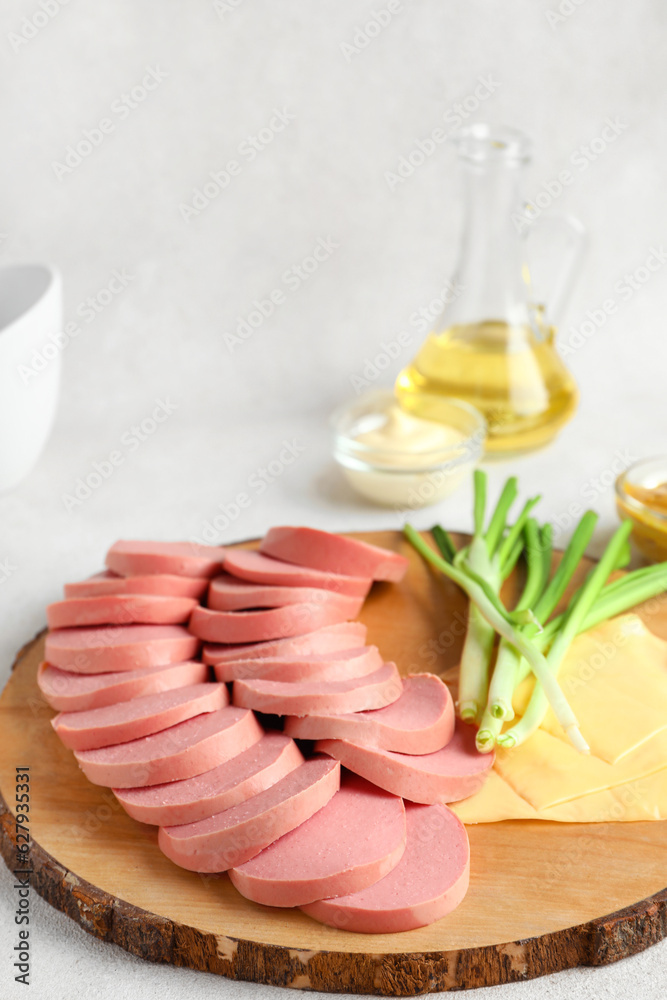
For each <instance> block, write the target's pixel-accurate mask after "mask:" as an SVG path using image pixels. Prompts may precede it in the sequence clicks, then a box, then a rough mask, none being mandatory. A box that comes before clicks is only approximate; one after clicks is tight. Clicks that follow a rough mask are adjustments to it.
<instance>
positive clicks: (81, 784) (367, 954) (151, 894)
mask: <svg viewBox="0 0 667 1000" xmlns="http://www.w3.org/2000/svg"><path fill="white" fill-rule="evenodd" d="M358 537H361V538H363V539H365V540H367V541H371V542H374V543H376V544H378V545H384V546H386V547H388V548H393V549H396V550H399V551H402V552H404V553H405V554H406V555H408V556H409V558H410V571H409V573H408V575H407V577H406V579H405V581H404V582H403V583H402V584H400V585H388V584H379V585H376V586H375V587H374V588H373V592H372V593H371V595H370V597H369V599H368V600H367V602H366V605H365V607H364V610H363V613H362V616H361V617H362V619H363V621H364V622H366V623H367V625H368V629H369V642H372V643H377V644H378V645H379V647H380V649H381V651H382V653H383V654H384V656H385V658H386V659H394V660H396V662H397V663H398V665H399V667H400V669H401V671H402V672H403V673H411V672H416V671H424V670H433V671H434V672H438V673H440V672H444V671H446V669H447V668H451V666H452V665H454V664H455V663H456V662H457V658H458V655H459V651H460V647H461V637H462V634H463V631H464V628H465V616H466V602H465V600H464V598H463V596H462V595H461V594H460V592H459V591H458V590H457V588H456V587H454V586H452V585H451V584H449V583H448V582H447V581H445V580H443V579H440V578H439V577H437V576H436V575H435V574H434V573H432V572H431V571H430V570H429V569H428V568H427V567H426V566H425V564H424V562H423V561H422V560H421V559H420V558H419V557H418V556H417V555H416V554H415V553H414V552H413V551H412V549H410V547H409V546H408V545H407V544H406V543H405V542H404V540H403V539H402V537H401V536H400V535H399V534H397V533H395V532H377V533H372V534H363V535H360V536H358ZM514 586H516V582H514V583H510V590H511V589H512V587H514ZM508 597H509V595H508ZM647 614H648V617H646V621H647V624H648V625H649V626H650V628H651V629H652V630H653V631H655V632H657V633H658V634H660V635H662V636H663V637H665V638H667V603H664V604H661V605H660V607H659V608H658V609H657V610H656V605H655V602H653V604H652V607H651V609H650V610H649V611H647V610H646V609H644V615H645V616H646V615H647ZM42 652H43V637H42V636H38V637H37V638H36V639H34V640H33V641H32V642H30V643H29V644H28V645H27V646H26V647H25V648H24V649H23V650H21V652H20V653H19V654H18V657H17V660H16V663H15V669H14V671H13V673H12V677H11V679H10V681H9V683H8V685H7V687H6V688H5V690H4V692H3V694H2V697H1V698H0V759H1V764H0V791H1V792H2V797H3V798H2V800H0V849H1V850H2V854H3V857H4V859H5V861H6V863H7V864H8V866H9V867H10V868H11V869H13V868H15V867H16V863H15V858H16V824H15V822H14V816H13V814H12V812H11V808H12V805H13V803H14V785H15V768H16V767H23V766H26V765H27V766H29V767H30V784H31V806H30V808H31V812H30V832H31V836H32V838H33V844H32V853H31V867H32V869H33V873H34V874H33V875H32V885H33V887H34V888H35V889H36V891H37V892H39V893H40V894H41V895H42V896H44V898H45V899H47V900H48V902H50V903H51V905H53V906H55V907H56V908H57V909H59V910H62V911H63V912H65V913H67V914H68V915H69V916H70V917H72V919H74V920H76V921H77V922H78V923H79V924H80V925H81V926H82V927H84V928H85V929H86V930H87V931H88V932H89V933H90V934H92V935H94V936H95V937H98V938H101V939H103V940H105V941H112V942H114V943H115V944H119V945H120V946H121V947H123V948H125V949H127V950H128V951H130V952H132V953H133V954H135V955H139V956H141V957H142V958H145V959H148V960H150V961H155V962H170V963H172V964H173V965H179V966H190V967H192V968H196V969H203V970H206V971H208V972H214V973H218V974H219V975H223V976H228V977H230V978H233V979H245V980H251V981H254V982H259V983H269V984H273V985H276V986H290V987H294V988H298V989H313V990H323V991H332V992H346V993H375V994H384V995H390V996H402V995H406V996H407V995H413V994H415V993H427V992H432V991H439V990H449V989H460V988H462V987H463V988H465V987H474V986H486V985H495V984H498V983H505V982H511V981H515V980H522V979H530V978H533V977H535V976H541V975H545V974H547V973H551V972H556V971H558V970H560V969H564V968H568V967H572V966H576V965H604V964H607V963H609V962H614V961H616V960H617V959H619V958H623V957H624V956H627V955H631V954H633V953H635V952H638V951H641V950H642V949H644V948H647V947H648V946H649V945H651V944H654V943H655V942H656V941H658V940H659V939H660V938H662V937H664V936H665V935H667V890H666V889H665V881H666V879H665V867H666V866H665V859H666V857H667V823H660V822H656V823H618V824H614V823H610V824H591V825H582V824H559V823H544V822H538V821H521V822H504V823H496V824H487V825H482V826H472V827H469V830H468V832H469V835H470V847H471V879H470V890H469V892H468V895H467V896H466V898H465V900H464V901H463V903H462V904H461V906H459V907H458V909H457V910H455V911H454V912H453V913H452V914H450V915H449V916H447V917H445V918H444V919H443V920H441V921H439V922H438V923H435V924H432V925H431V926H430V927H424V928H421V929H419V930H414V931H409V932H407V933H403V934H388V935H373V936H369V935H364V934H354V933H349V932H345V931H338V930H334V929H333V928H329V927H324V926H322V925H320V924H318V923H316V922H315V921H314V920H311V919H310V918H309V917H307V916H306V915H305V914H303V913H301V912H300V911H298V910H296V911H291V910H280V909H270V908H264V907H261V906H258V905H255V904H253V903H251V902H248V901H247V900H245V899H243V898H242V897H241V896H240V895H239V894H238V893H237V892H236V890H235V889H234V888H233V886H232V885H231V883H230V882H229V880H228V879H227V877H226V876H225V875H221V876H200V875H197V874H194V873H192V872H187V871H184V870H183V869H180V868H178V867H176V865H173V864H172V863H171V862H170V861H168V860H167V859H166V858H165V857H164V856H163V855H162V854H161V853H160V851H159V849H158V847H157V836H156V829H155V828H153V827H149V826H145V825H142V824H139V823H137V822H135V821H134V820H132V819H130V817H129V816H127V815H126V814H125V813H124V812H123V810H122V809H121V808H120V807H119V806H118V803H117V802H116V801H115V799H114V797H113V795H112V794H111V792H110V791H109V790H107V789H103V788H99V787H97V786H95V785H91V784H89V783H88V781H87V780H86V779H85V778H84V776H83V774H82V773H81V772H80V771H79V769H78V767H77V765H76V762H75V760H74V756H73V754H72V753H71V752H70V751H69V750H66V749H65V747H63V746H62V745H61V743H60V742H59V740H58V739H57V738H56V735H55V733H54V732H53V730H52V728H51V726H50V725H49V720H50V718H51V716H52V715H53V712H52V711H51V710H50V709H49V708H48V707H47V706H46V705H45V703H44V701H43V700H42V698H41V695H40V693H39V690H38V688H37V685H36V682H35V675H36V670H37V665H38V663H39V662H40V660H41V658H42Z"/></svg>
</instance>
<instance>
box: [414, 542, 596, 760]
mask: <svg viewBox="0 0 667 1000" xmlns="http://www.w3.org/2000/svg"><path fill="white" fill-rule="evenodd" d="M404 530H405V534H406V537H407V538H408V540H409V541H410V542H411V543H412V545H413V546H414V547H415V548H416V549H417V551H418V552H419V553H420V554H421V555H423V556H424V558H425V559H427V560H428V561H429V562H430V563H431V564H432V565H433V566H435V567H437V569H439V570H440V571H441V572H442V573H444V574H445V576H448V577H449V578H450V580H453V581H454V582H455V583H458V585H459V586H460V587H461V589H462V590H464V591H465V592H466V593H467V595H468V597H469V598H470V599H471V600H472V601H474V602H475V604H477V606H478V608H479V610H480V612H481V613H482V615H483V616H484V618H486V620H487V621H488V623H489V624H490V625H492V626H493V628H494V629H495V630H496V632H498V634H499V635H501V636H504V637H505V638H506V639H508V640H509V642H511V643H512V644H513V645H515V646H516V648H517V649H518V651H519V652H520V653H521V654H522V655H523V656H525V658H526V659H527V660H528V662H529V664H530V666H531V669H532V671H533V673H534V674H535V676H536V677H537V678H538V680H539V681H540V683H541V684H542V686H543V688H544V691H545V693H546V697H547V700H548V702H549V703H550V705H551V707H552V708H553V711H554V714H555V716H556V718H557V719H558V721H559V722H560V724H561V726H562V727H563V729H564V730H565V732H566V733H567V735H568V738H569V739H570V740H571V741H572V743H573V745H574V746H575V747H576V748H577V749H578V750H580V751H581V752H582V753H588V752H589V747H588V744H587V743H586V741H585V740H584V738H583V736H582V735H581V733H580V731H579V725H578V723H577V719H576V716H575V714H574V712H573V711H572V709H571V708H570V705H569V704H568V701H567V699H566V697H565V695H564V694H563V692H562V691H561V689H560V687H559V685H558V681H557V680H556V678H555V677H554V675H553V674H552V673H551V671H550V670H549V666H548V664H547V661H546V659H545V658H544V656H543V655H542V653H541V652H540V651H539V649H538V648H537V646H536V645H534V644H533V643H531V642H530V640H528V639H526V638H525V637H524V636H523V635H522V633H521V630H520V629H517V628H515V627H514V625H513V624H512V622H511V621H510V619H509V615H508V612H507V611H506V610H504V611H503V612H501V611H499V610H498V608H497V607H496V606H495V605H494V603H493V602H492V601H490V600H489V598H488V596H487V594H486V592H485V590H484V589H483V588H481V587H480V586H479V585H478V583H477V582H475V581H474V580H472V579H471V578H470V576H469V575H467V574H466V573H464V572H462V571H461V570H460V569H458V568H457V567H455V566H452V565H450V564H449V563H448V562H445V560H444V559H443V558H442V557H441V556H439V555H438V554H437V553H436V552H434V551H433V549H432V548H431V547H430V546H429V545H427V543H426V542H425V541H424V540H423V539H422V538H421V536H420V535H419V533H418V532H417V531H416V530H415V529H414V528H413V527H412V525H411V524H406V525H405V529H404Z"/></svg>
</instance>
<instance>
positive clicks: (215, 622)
mask: <svg viewBox="0 0 667 1000" xmlns="http://www.w3.org/2000/svg"><path fill="white" fill-rule="evenodd" d="M361 604H362V601H361V598H358V597H338V596H337V597H336V598H335V599H333V600H330V601H326V602H322V603H318V604H289V605H287V606H286V607H284V608H271V609H269V610H267V611H209V609H208V608H195V610H194V611H193V612H192V618H191V619H190V631H191V632H192V634H193V635H196V636H198V637H199V638H200V639H205V640H206V641H207V642H263V641H265V640H268V639H282V638H285V637H287V636H290V635H303V634H304V633H306V632H309V631H311V629H313V628H320V627H321V626H322V625H334V624H335V623H336V622H343V621H346V619H348V618H354V617H355V616H356V615H357V614H358V613H359V611H360V610H361Z"/></svg>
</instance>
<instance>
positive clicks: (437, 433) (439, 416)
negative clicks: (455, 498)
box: [331, 389, 486, 510]
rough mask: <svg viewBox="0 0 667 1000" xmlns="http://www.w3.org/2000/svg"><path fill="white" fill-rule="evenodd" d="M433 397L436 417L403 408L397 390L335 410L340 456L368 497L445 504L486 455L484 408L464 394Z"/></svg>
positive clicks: (397, 503)
mask: <svg viewBox="0 0 667 1000" xmlns="http://www.w3.org/2000/svg"><path fill="white" fill-rule="evenodd" d="M427 402H428V404H429V405H428V409H427V411H426V412H428V414H429V419H425V418H424V417H422V416H419V417H418V416H414V415H413V414H411V413H408V412H406V411H405V410H404V409H402V408H401V406H399V404H398V402H397V401H396V397H395V396H394V393H393V391H392V390H391V389H374V390H372V391H371V392H367V393H364V394H363V396H359V397H358V398H357V399H355V400H352V401H351V402H348V403H346V404H344V405H343V406H341V407H340V409H338V410H336V412H335V413H334V414H333V416H332V418H331V426H332V430H333V435H334V441H333V454H334V458H335V460H336V462H337V463H338V465H339V466H340V467H341V469H342V470H343V473H344V475H345V477H346V479H347V480H348V482H349V483H350V485H351V486H352V487H353V489H355V490H356V491H357V492H358V493H360V494H361V495H362V496H364V497H365V498H366V499H367V500H370V501H372V502H373V503H376V504H381V505H382V506H385V507H394V508H398V509H401V510H416V509H418V508H419V507H427V506H429V505H430V504H434V503H438V502H439V501H440V500H442V499H443V498H444V497H446V496H448V495H449V494H450V493H452V492H453V491H454V490H455V489H456V488H457V487H458V486H459V485H460V483H461V482H462V481H463V480H464V479H465V478H466V476H468V475H470V474H471V473H472V470H473V469H474V468H475V466H476V465H477V463H478V462H479V461H480V459H481V458H482V456H483V454H484V443H485V440H486V423H485V421H484V418H483V417H482V415H481V414H480V413H479V412H478V411H477V410H476V409H475V408H474V407H472V406H470V405H469V404H468V403H465V402H463V401H462V400H459V399H451V398H447V397H440V396H436V395H433V396H432V397H431V399H430V400H428V401H427Z"/></svg>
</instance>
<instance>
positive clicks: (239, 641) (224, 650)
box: [39, 527, 493, 933]
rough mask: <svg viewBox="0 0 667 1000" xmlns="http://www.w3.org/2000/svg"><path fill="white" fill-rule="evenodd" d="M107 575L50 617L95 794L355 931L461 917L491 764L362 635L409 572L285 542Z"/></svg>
mask: <svg viewBox="0 0 667 1000" xmlns="http://www.w3.org/2000/svg"><path fill="white" fill-rule="evenodd" d="M106 566H107V569H106V570H105V571H104V572H102V573H98V574H97V575H96V576H93V577H91V578H90V579H88V580H84V581H82V582H81V583H71V584H67V585H66V587H65V599H64V600H63V601H59V602H57V603H55V604H52V605H50V606H49V608H48V624H49V629H50V631H49V634H48V636H47V640H46V662H44V663H43V664H42V665H41V666H40V670H39V686H40V688H41V691H42V693H43V695H44V697H45V698H46V700H47V702H48V703H49V705H51V706H52V707H53V708H54V709H56V710H57V711H58V713H59V714H58V715H56V716H55V718H54V719H53V720H52V724H53V727H54V729H55V731H56V733H57V734H58V736H59V737H60V739H61V740H62V742H63V743H64V744H65V746H67V747H70V748H71V749H72V750H73V751H74V754H75V756H76V759H77V761H78V763H79V766H80V767H81V769H82V770H83V772H84V774H85V775H86V776H87V778H88V779H89V780H90V781H92V782H93V783H94V784H97V785H105V786H108V787H110V788H112V789H113V791H114V794H115V795H116V797H117V798H118V801H119V802H120V803H121V805H122V806H123V807H124V809H125V810H126V811H127V812H128V813H129V815H130V816H132V817H134V818H135V819H137V820H139V821H140V822H142V823H149V824H152V825H155V826H158V827H159V833H158V843H159V845H160V848H161V849H162V851H163V852H164V853H165V854H166V855H167V857H169V858H170V859H172V860H173V861H174V862H175V863H176V864H178V865H181V866H182V867H183V868H187V869H189V870H191V871H195V872H225V871H226V872H228V873H229V877H230V879H231V880H232V882H233V884H234V885H235V886H236V888H237V889H238V891H239V892H240V893H242V894H243V895H244V896H246V897H247V898H248V899H251V900H254V901H255V902H258V903H263V904H266V905H269V906H282V907H301V908H302V909H303V910H304V911H305V912H306V913H308V914H310V915H311V916H312V917H314V918H315V919H316V920H319V921H321V922H323V923H326V924H331V925H332V926H334V927H338V928H341V929H346V930H350V931H360V932H367V933H380V932H392V931H403V930H409V929H412V928H414V927H419V926H423V925H425V924H428V923H431V922H432V921H434V920H438V919H439V918H440V917H442V916H444V915H445V914H446V913H448V912H449V911H450V910H452V909H453V908H454V907H455V906H457V905H458V903H459V902H460V901H461V900H462V898H463V896H464V895H465V892H466V889H467V886H468V874H469V846H468V839H467V836H466V832H465V829H464V827H463V826H462V825H461V823H460V822H459V820H458V819H457V818H456V816H454V814H453V813H452V812H451V811H450V810H449V809H448V808H447V806H446V805H445V804H444V803H446V802H452V801H455V800H458V799H462V798H466V797H467V796H469V795H471V794H473V793H474V792H475V791H476V790H477V789H478V788H479V787H480V786H481V783H482V782H483V781H484V779H485V777H486V775H487V774H488V771H489V769H490V767H491V764H492V763H493V756H492V755H491V754H486V755H481V754H478V753H477V751H476V750H475V746H474V732H473V731H472V730H471V728H470V727H459V726H458V724H456V723H455V719H454V708H453V704H452V699H451V697H450V694H449V691H448V689H447V688H446V687H445V685H444V684H443V683H442V681H440V679H439V678H437V677H436V676H434V675H433V674H414V675H411V676H408V677H406V678H404V679H401V677H400V675H399V673H398V670H397V669H396V665H395V664H394V663H386V662H384V661H383V658H382V656H381V654H380V652H379V650H378V649H377V647H375V646H367V645H366V644H365V639H366V628H365V626H364V625H362V624H361V623H360V622H357V621H354V619H355V618H356V616H357V615H358V613H359V611H360V609H361V607H362V604H363V602H364V599H365V598H366V595H367V594H368V592H369V590H370V588H371V586H372V584H373V582H374V581H376V580H382V581H393V582H398V581H400V580H401V579H402V577H403V576H404V574H405V571H406V569H407V560H405V559H404V558H403V557H402V556H400V555H397V554H396V553H394V552H390V551H387V550H385V549H381V548H378V547H376V546H373V545H368V544H366V543H363V542H360V541H357V540H351V539H349V538H343V537H341V536H338V535H333V534H329V533H327V532H324V531H317V530H314V529H312V528H294V527H280V528H273V529H271V530H270V531H269V532H268V534H267V535H266V537H265V538H264V539H263V541H262V543H261V545H260V548H259V551H254V550H253V551H250V550H246V549H222V548H216V547H209V546H199V545H193V544H190V543H187V542H183V543H180V542H175V543H168V542H135V541H132V542H128V541H122V542H117V543H116V544H115V545H113V546H112V547H111V549H110V550H109V552H108V553H107V558H106ZM256 713H261V718H258V715H257V714H256Z"/></svg>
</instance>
